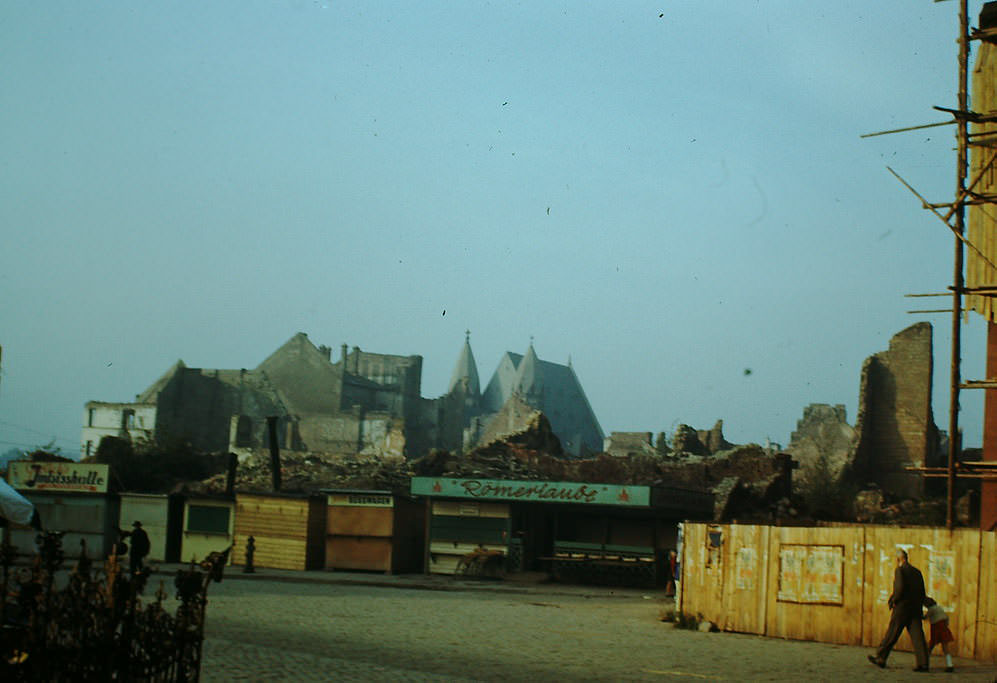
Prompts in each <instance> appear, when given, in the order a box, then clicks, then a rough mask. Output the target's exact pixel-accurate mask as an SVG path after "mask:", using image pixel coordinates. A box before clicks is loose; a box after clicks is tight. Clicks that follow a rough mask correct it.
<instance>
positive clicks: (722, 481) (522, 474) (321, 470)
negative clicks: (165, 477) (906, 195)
mask: <svg viewBox="0 0 997 683" xmlns="http://www.w3.org/2000/svg"><path fill="white" fill-rule="evenodd" d="M690 430H691V428H690ZM719 430H720V423H718V424H717V426H716V427H714V429H713V430H710V432H708V433H713V434H714V436H712V437H710V438H709V439H708V440H709V441H710V443H712V444H717V443H727V442H726V441H724V440H723V437H722V434H719ZM684 433H686V434H689V432H684ZM691 436H692V437H694V438H696V440H697V442H698V441H699V437H698V435H697V434H696V432H695V430H691ZM699 443H700V446H703V444H702V442H699ZM679 444H680V445H685V446H688V445H689V444H690V442H689V441H685V442H683V441H681V440H680V441H679ZM702 450H703V451H705V450H706V449H705V447H704V448H702ZM562 455H563V452H562V450H561V445H560V442H559V441H558V440H557V437H556V436H555V435H554V433H553V431H552V430H551V427H550V422H549V421H548V420H547V418H546V417H545V416H544V415H543V414H542V413H539V412H538V413H537V414H536V415H534V416H532V417H531V419H530V420H529V422H528V424H527V425H526V428H525V429H524V430H522V431H520V432H518V433H515V434H511V435H508V436H506V437H504V438H501V439H496V440H493V441H492V442H490V443H488V444H486V445H484V446H481V447H479V448H476V449H474V450H473V451H471V452H470V453H468V454H466V455H459V454H452V453H448V452H446V451H433V452H431V453H430V454H429V455H427V456H425V457H424V458H420V459H418V460H412V461H406V460H405V459H404V458H402V457H400V456H399V457H395V456H362V455H357V456H341V455H328V454H326V455H323V454H320V453H307V454H303V453H297V452H294V451H287V452H282V453H281V456H280V457H281V480H282V486H281V490H282V491H284V492H302V493H309V492H316V491H318V490H320V489H328V488H356V489H379V490H391V491H394V492H396V493H407V492H408V491H409V488H410V486H409V482H410V479H411V477H413V476H423V477H459V478H479V479H517V480H534V481H580V482H590V483H602V484H626V485H645V486H648V485H664V486H668V485H673V486H677V487H679V488H685V489H692V490H696V491H708V492H712V493H714V494H715V496H716V500H717V504H716V508H715V513H716V514H715V516H716V518H717V519H729V518H731V516H733V515H742V516H743V515H748V516H750V515H755V516H758V515H762V516H764V515H769V516H771V514H772V513H771V512H770V511H771V510H775V509H776V508H777V507H778V504H779V501H780V500H781V499H783V498H786V497H788V496H789V486H790V476H791V466H792V461H791V459H790V458H789V456H787V455H776V454H773V453H771V452H769V451H767V450H765V449H763V448H761V447H760V446H756V445H748V446H735V447H734V448H731V449H729V450H726V451H721V452H719V453H715V454H702V455H695V454H692V453H690V452H689V451H686V450H676V451H672V452H670V453H669V454H668V455H667V456H660V455H650V454H634V455H629V456H625V457H619V456H611V455H609V454H607V453H600V454H598V455H595V456H594V457H591V458H585V459H580V460H566V459H564V458H563V457H561V456H562ZM226 483H227V481H226V474H224V473H221V474H217V475H215V476H212V477H210V478H209V479H206V480H204V481H203V482H200V484H198V485H196V486H195V487H193V490H198V491H202V492H211V493H221V492H224V491H225V488H226ZM235 488H236V490H241V491H269V490H271V489H272V472H271V469H270V455H269V452H267V451H262V450H261V451H256V452H253V453H252V454H251V455H249V456H247V457H244V458H241V459H240V463H239V466H238V470H237V472H236V478H235ZM784 507H785V506H784Z"/></svg>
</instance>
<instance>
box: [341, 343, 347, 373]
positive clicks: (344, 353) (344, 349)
mask: <svg viewBox="0 0 997 683" xmlns="http://www.w3.org/2000/svg"><path fill="white" fill-rule="evenodd" d="M340 360H342V361H343V370H345V369H346V344H343V357H342V358H340Z"/></svg>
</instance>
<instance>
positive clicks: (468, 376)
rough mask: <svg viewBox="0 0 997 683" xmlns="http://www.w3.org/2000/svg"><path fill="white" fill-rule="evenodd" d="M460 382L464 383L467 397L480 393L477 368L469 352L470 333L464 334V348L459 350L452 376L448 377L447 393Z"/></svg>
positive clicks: (467, 331) (466, 331)
mask: <svg viewBox="0 0 997 683" xmlns="http://www.w3.org/2000/svg"><path fill="white" fill-rule="evenodd" d="M461 382H466V385H465V386H466V387H467V393H468V395H469V396H475V397H476V396H478V395H479V394H480V393H481V383H480V382H479V380H478V368H477V366H476V364H475V362H474V354H473V353H472V352H471V331H470V330H465V332H464V348H462V349H461V350H460V356H458V358H457V365H455V366H454V369H453V374H452V375H451V376H450V388H449V389H447V392H448V393H449V392H452V391H453V390H454V389H456V388H457V387H458V386H459V385H460V383H461Z"/></svg>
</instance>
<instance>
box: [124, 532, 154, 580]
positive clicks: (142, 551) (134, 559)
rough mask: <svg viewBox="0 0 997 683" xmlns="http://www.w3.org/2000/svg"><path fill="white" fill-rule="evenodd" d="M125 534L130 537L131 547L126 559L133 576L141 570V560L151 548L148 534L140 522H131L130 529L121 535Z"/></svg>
mask: <svg viewBox="0 0 997 683" xmlns="http://www.w3.org/2000/svg"><path fill="white" fill-rule="evenodd" d="M125 536H131V537H132V547H131V551H130V552H129V553H128V559H129V560H130V563H129V564H130V566H129V569H130V570H131V574H132V576H135V575H136V574H138V573H139V572H141V571H142V570H143V568H144V567H143V560H145V556H146V555H148V554H149V549H150V548H151V545H150V543H149V534H147V533H145V529H143V528H142V522H139V521H138V520H136V521H135V522H134V523H133V524H132V530H131V531H126V532H124V533H123V534H122V537H125Z"/></svg>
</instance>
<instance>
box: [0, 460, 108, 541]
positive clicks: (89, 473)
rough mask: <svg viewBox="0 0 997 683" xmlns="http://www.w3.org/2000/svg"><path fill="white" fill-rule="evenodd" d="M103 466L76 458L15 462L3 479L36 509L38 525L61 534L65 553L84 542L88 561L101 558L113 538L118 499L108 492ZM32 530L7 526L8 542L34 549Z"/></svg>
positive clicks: (105, 472)
mask: <svg viewBox="0 0 997 683" xmlns="http://www.w3.org/2000/svg"><path fill="white" fill-rule="evenodd" d="M109 478H110V472H109V466H108V465H98V464H83V463H77V462H35V461H20V460H15V461H13V462H11V463H10V466H9V468H8V471H7V482H8V483H9V484H10V485H11V486H12V487H13V488H15V489H17V490H18V491H19V492H20V493H21V494H22V495H23V496H24V497H25V498H27V499H28V500H30V501H31V502H32V503H33V504H34V506H35V508H36V509H37V510H38V515H39V517H40V518H41V522H42V526H43V527H44V528H45V529H46V530H48V531H61V532H63V533H64V536H63V539H62V547H63V550H64V551H65V553H66V555H67V556H69V557H75V556H78V555H79V552H80V547H81V546H80V543H81V542H85V543H86V548H87V554H88V555H89V557H90V558H91V559H96V558H104V557H106V556H107V555H108V554H109V553H110V551H111V546H112V544H114V543H115V542H116V541H117V539H118V528H117V524H118V506H119V499H118V496H117V495H116V494H115V493H112V492H109V491H108V481H109ZM37 534H38V532H37V531H35V530H34V529H11V534H10V542H11V544H12V545H14V546H15V547H16V548H17V549H18V552H19V553H20V554H31V553H33V552H34V551H35V536H36V535H37Z"/></svg>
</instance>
